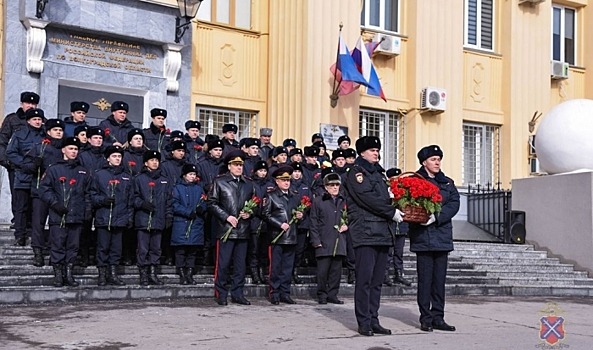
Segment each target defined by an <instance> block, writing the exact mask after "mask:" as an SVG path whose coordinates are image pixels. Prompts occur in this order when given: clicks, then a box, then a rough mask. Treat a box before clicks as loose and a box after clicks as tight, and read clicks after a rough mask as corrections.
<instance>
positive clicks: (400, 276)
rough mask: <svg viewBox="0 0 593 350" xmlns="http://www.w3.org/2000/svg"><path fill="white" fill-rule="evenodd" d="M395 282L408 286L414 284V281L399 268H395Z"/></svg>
mask: <svg viewBox="0 0 593 350" xmlns="http://www.w3.org/2000/svg"><path fill="white" fill-rule="evenodd" d="M393 283H395V284H403V285H404V286H406V287H409V286H411V285H412V282H410V281H408V280H407V279H405V278H404V274H403V272H400V271H399V270H395V275H394V276H393Z"/></svg>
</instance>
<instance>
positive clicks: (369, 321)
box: [346, 136, 402, 336]
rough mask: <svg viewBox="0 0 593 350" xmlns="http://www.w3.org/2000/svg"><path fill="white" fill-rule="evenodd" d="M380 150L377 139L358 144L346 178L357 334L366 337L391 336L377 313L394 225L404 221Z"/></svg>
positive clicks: (368, 138) (365, 137)
mask: <svg viewBox="0 0 593 350" xmlns="http://www.w3.org/2000/svg"><path fill="white" fill-rule="evenodd" d="M380 149H381V141H380V140H379V138H378V137H375V136H363V137H361V138H359V139H358V140H356V151H357V152H358V154H359V155H360V157H359V158H357V159H356V162H355V163H354V166H353V167H352V169H350V171H349V172H348V175H347V176H346V190H347V191H348V219H349V225H348V227H349V229H350V235H351V237H352V245H353V247H354V254H355V256H356V266H355V269H356V286H355V289H354V309H355V314H356V321H357V322H358V333H360V334H361V335H365V336H372V335H374V334H391V330H389V329H386V328H383V327H382V326H381V325H380V323H379V313H378V311H379V305H380V301H381V284H382V282H383V276H384V274H385V265H386V264H387V253H388V251H389V247H390V246H391V244H392V241H391V234H392V233H393V232H395V222H394V221H398V222H399V221H402V216H401V212H400V211H399V210H397V209H396V208H394V207H393V206H392V205H391V197H390V196H389V189H388V186H387V184H386V182H385V180H386V179H385V175H384V170H383V168H382V167H381V166H380V165H379V150H380Z"/></svg>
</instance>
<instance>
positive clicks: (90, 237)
mask: <svg viewBox="0 0 593 350" xmlns="http://www.w3.org/2000/svg"><path fill="white" fill-rule="evenodd" d="M96 247H97V231H96V230H95V231H93V222H92V220H91V221H85V222H83V223H82V233H81V235H80V255H81V256H86V257H89V256H91V255H93V254H94V252H95V250H96Z"/></svg>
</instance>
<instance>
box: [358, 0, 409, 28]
mask: <svg viewBox="0 0 593 350" xmlns="http://www.w3.org/2000/svg"><path fill="white" fill-rule="evenodd" d="M369 1H370V0H362V4H363V6H362V9H361V11H364V13H361V19H363V20H362V23H361V24H360V25H361V27H363V28H367V29H374V30H377V31H381V32H388V33H396V34H399V33H400V32H401V17H402V15H401V2H402V0H393V1H396V2H397V18H396V21H397V28H396V30H389V29H385V1H388V0H380V3H379V25H378V26H374V25H371V24H370V21H371V19H370V7H369Z"/></svg>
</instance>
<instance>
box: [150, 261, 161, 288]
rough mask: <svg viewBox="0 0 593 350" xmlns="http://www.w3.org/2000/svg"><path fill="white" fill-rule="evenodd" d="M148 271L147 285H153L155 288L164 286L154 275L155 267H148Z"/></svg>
mask: <svg viewBox="0 0 593 350" xmlns="http://www.w3.org/2000/svg"><path fill="white" fill-rule="evenodd" d="M149 269H150V272H149V273H148V283H150V284H154V285H155V286H162V285H163V284H165V283H164V282H163V281H161V280H160V279H159V276H157V275H156V265H150V267H149Z"/></svg>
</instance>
